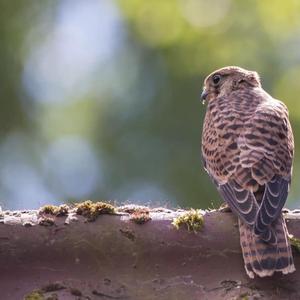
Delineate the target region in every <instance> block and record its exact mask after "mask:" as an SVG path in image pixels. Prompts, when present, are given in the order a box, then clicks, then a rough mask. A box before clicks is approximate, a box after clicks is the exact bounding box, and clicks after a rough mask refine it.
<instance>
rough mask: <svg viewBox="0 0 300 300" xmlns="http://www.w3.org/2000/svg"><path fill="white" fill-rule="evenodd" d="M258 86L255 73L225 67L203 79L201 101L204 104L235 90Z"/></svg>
mask: <svg viewBox="0 0 300 300" xmlns="http://www.w3.org/2000/svg"><path fill="white" fill-rule="evenodd" d="M260 86H261V85H260V80H259V76H258V74H257V73H256V72H254V71H248V70H245V69H242V68H240V67H233V66H231V67H225V68H222V69H219V70H216V71H214V72H212V73H211V74H210V75H208V76H207V77H206V78H205V80H204V87H203V92H202V94H201V99H202V101H203V103H204V102H205V101H211V100H213V99H215V98H217V97H218V96H224V95H229V94H230V93H231V92H232V91H234V90H237V89H242V88H255V87H260Z"/></svg>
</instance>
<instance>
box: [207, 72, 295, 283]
mask: <svg viewBox="0 0 300 300" xmlns="http://www.w3.org/2000/svg"><path fill="white" fill-rule="evenodd" d="M202 99H203V100H205V101H207V102H208V105H207V111H206V115H205V120H204V126H203V134H202V156H203V162H204V167H205V169H206V171H207V172H208V174H209V175H210V177H211V178H212V180H213V182H214V183H215V184H216V186H217V188H218V191H219V193H220V195H221V196H222V198H223V199H224V200H225V202H227V204H228V205H229V207H230V208H231V209H232V211H233V212H234V213H235V214H236V215H237V216H238V218H239V224H240V240H241V247H242V252H243V257H244V262H245V269H246V272H247V274H248V275H249V276H250V277H251V278H253V277H254V275H255V274H256V275H258V276H260V277H264V276H270V275H272V274H273V273H274V272H275V271H279V272H282V273H283V274H287V273H290V272H293V271H294V270H295V267H294V263H293V257H292V253H291V247H290V244H289V241H288V233H287V228H286V225H285V221H284V219H283V217H282V213H281V209H282V207H283V205H284V203H285V201H286V198H287V195H288V191H289V186H290V182H291V173H292V161H293V155H294V139H293V133H292V129H291V126H290V122H289V119H288V110H287V108H286V106H285V105H284V104H283V103H282V102H281V101H279V100H276V99H274V98H272V97H271V96H270V95H269V94H268V93H267V92H265V91H264V90H263V89H262V87H261V83H260V79H259V76H258V74H257V73H256V72H252V71H247V70H244V69H242V68H239V67H225V68H222V69H220V70H217V71H215V72H213V73H212V74H210V75H209V76H208V77H207V78H206V79H205V82H204V90H203V93H202Z"/></svg>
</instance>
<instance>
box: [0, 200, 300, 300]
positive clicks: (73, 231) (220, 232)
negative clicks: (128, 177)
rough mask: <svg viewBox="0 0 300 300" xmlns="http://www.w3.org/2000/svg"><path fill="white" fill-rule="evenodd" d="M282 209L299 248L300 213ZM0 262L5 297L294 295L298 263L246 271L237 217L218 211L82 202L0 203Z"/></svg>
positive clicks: (0, 287) (0, 284) (296, 294)
mask: <svg viewBox="0 0 300 300" xmlns="http://www.w3.org/2000/svg"><path fill="white" fill-rule="evenodd" d="M285 216H286V219H287V225H288V228H289V231H290V233H291V234H292V235H293V237H291V242H292V244H293V245H294V246H296V247H298V248H299V244H300V243H299V240H298V237H300V214H299V212H298V211H294V212H289V211H286V212H285ZM295 249H296V248H295ZM294 257H295V263H296V268H297V269H299V270H300V264H299V257H300V254H299V253H298V252H297V251H295V253H294ZM0 266H1V272H0V290H1V292H0V293H1V297H0V298H1V299H24V298H25V299H39V300H40V299H100V298H103V299H149V300H150V299H151V300H153V299H162V300H164V299H179V300H180V299H255V297H256V298H257V297H258V298H259V297H260V298H261V297H265V299H289V298H290V299H299V298H300V295H299V290H300V277H299V275H298V271H296V272H295V273H293V274H290V275H287V276H280V275H276V276H274V277H272V278H263V279H261V278H257V279H255V280H250V279H249V278H248V277H247V275H246V273H245V271H244V266H243V260H242V254H241V250H240V245H239V233H238V228H237V220H236V218H235V217H234V216H233V215H232V213H230V212H221V211H217V210H215V211H202V210H193V209H192V210H188V211H185V210H176V211H173V210H168V209H165V208H155V209H150V208H148V207H145V206H136V205H127V206H123V207H114V206H112V205H111V204H108V203H104V202H96V203H93V202H91V201H86V202H83V203H79V204H76V205H74V206H73V207H69V206H66V205H61V206H52V205H47V206H44V207H42V208H41V209H40V210H37V211H4V212H2V213H1V215H0ZM26 297H27V298H26ZM30 297H31V298H30ZM34 297H35V298H34ZM37 297H40V298H37ZM51 297H52V298H51Z"/></svg>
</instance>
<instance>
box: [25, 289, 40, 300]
mask: <svg viewBox="0 0 300 300" xmlns="http://www.w3.org/2000/svg"><path fill="white" fill-rule="evenodd" d="M24 300H45V297H44V295H43V293H42V292H41V291H38V290H36V291H32V292H31V293H30V294H27V295H25V297H24Z"/></svg>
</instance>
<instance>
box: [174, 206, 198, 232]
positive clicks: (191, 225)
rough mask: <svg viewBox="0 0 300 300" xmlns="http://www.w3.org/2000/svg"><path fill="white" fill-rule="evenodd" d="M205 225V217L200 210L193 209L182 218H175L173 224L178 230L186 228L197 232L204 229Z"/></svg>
mask: <svg viewBox="0 0 300 300" xmlns="http://www.w3.org/2000/svg"><path fill="white" fill-rule="evenodd" d="M203 224H204V219H203V215H202V214H201V213H200V210H199V209H191V210H189V211H187V212H185V213H184V214H182V215H181V216H179V217H177V218H175V219H174V220H173V222H172V225H174V226H175V227H176V228H177V229H179V228H180V227H182V226H185V227H186V228H187V229H188V231H194V232H197V231H199V230H201V229H202V227H203Z"/></svg>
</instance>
